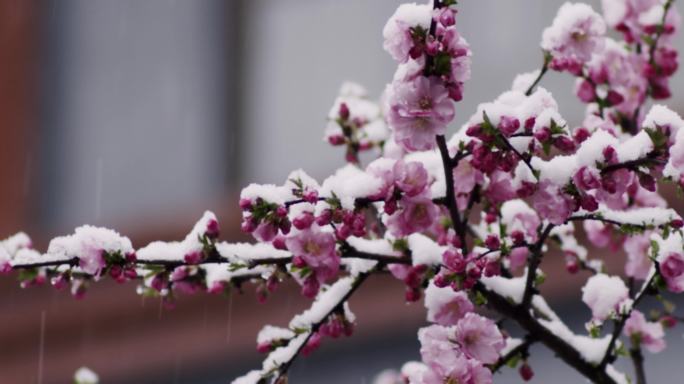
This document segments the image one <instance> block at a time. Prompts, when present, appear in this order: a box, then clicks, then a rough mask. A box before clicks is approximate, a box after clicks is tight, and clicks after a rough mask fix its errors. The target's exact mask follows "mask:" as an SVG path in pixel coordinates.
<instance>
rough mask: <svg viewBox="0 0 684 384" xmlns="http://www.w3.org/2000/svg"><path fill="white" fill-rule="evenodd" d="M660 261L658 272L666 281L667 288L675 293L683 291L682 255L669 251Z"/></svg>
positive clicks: (683, 259)
mask: <svg viewBox="0 0 684 384" xmlns="http://www.w3.org/2000/svg"><path fill="white" fill-rule="evenodd" d="M659 261H660V274H661V275H662V276H663V278H664V279H665V282H666V283H667V288H668V289H669V290H670V291H672V292H675V293H680V292H684V256H683V255H682V254H681V253H677V252H671V253H669V254H668V255H667V256H665V257H664V258H662V259H661V260H659Z"/></svg>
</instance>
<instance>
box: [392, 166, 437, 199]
mask: <svg viewBox="0 0 684 384" xmlns="http://www.w3.org/2000/svg"><path fill="white" fill-rule="evenodd" d="M392 171H393V174H394V180H395V183H396V185H397V187H399V189H400V190H401V191H402V192H404V193H405V194H406V195H408V196H416V195H418V194H420V193H421V192H423V191H424V190H425V189H426V188H427V185H428V173H427V171H426V170H425V167H423V164H422V163H419V162H417V161H410V162H404V161H403V160H399V161H397V162H396V163H394V168H393V169H392Z"/></svg>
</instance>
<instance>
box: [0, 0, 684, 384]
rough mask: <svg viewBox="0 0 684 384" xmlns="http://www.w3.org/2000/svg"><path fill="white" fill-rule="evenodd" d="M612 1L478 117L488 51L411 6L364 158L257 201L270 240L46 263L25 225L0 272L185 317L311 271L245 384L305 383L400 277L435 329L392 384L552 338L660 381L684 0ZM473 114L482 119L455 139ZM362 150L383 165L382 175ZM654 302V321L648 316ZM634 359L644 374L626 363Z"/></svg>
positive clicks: (107, 240)
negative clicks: (478, 84)
mask: <svg viewBox="0 0 684 384" xmlns="http://www.w3.org/2000/svg"><path fill="white" fill-rule="evenodd" d="M602 5H603V7H602V13H599V12H597V11H596V10H594V9H592V8H591V7H590V6H589V5H587V4H583V3H565V4H564V5H562V6H561V7H560V9H559V10H558V13H557V15H556V17H555V18H554V19H553V20H552V21H551V23H550V25H549V26H548V28H546V29H545V30H544V31H543V33H542V39H541V45H540V48H541V59H542V60H541V61H542V67H541V69H540V70H537V71H534V72H529V73H525V74H521V75H519V76H518V77H517V78H516V79H514V81H513V83H512V86H511V87H510V89H505V90H503V92H502V93H501V94H500V95H499V96H498V97H496V98H495V99H494V100H493V101H490V102H485V103H482V104H480V105H479V106H478V107H477V110H476V111H474V113H472V112H466V111H462V110H459V109H458V108H457V104H456V103H457V102H458V101H460V100H461V99H462V98H463V97H464V96H465V94H466V93H467V92H466V85H465V82H466V81H467V80H468V79H469V77H470V72H471V56H472V53H471V50H470V46H469V45H468V43H467V41H466V40H465V38H464V37H463V36H462V35H461V31H459V29H458V28H457V25H458V23H457V19H458V17H457V16H458V8H457V4H456V1H453V0H444V1H439V0H434V1H432V2H430V3H428V4H415V3H412V4H403V5H401V6H399V7H398V9H397V10H396V11H395V12H394V14H393V15H392V16H391V17H390V18H389V20H388V21H387V24H386V25H385V27H384V29H383V37H384V44H383V47H384V49H385V50H386V51H387V52H388V53H389V54H390V55H391V57H392V58H393V59H394V60H396V61H397V70H396V73H395V74H394V76H393V78H392V79H391V81H390V83H389V84H388V85H387V87H386V88H385V90H384V93H383V95H382V96H381V97H380V101H379V102H375V101H373V100H371V99H370V98H369V97H368V94H367V91H366V90H365V89H364V88H363V87H362V86H360V85H358V84H354V83H345V84H344V85H343V86H342V88H341V90H340V94H339V96H338V98H337V99H336V100H335V101H334V104H333V107H332V108H331V110H330V113H329V114H328V125H327V127H326V129H325V140H326V141H327V142H328V143H329V144H331V145H332V146H334V147H344V149H345V152H344V158H345V160H346V164H345V165H344V166H342V167H341V168H340V169H338V170H337V171H335V172H334V173H333V174H332V175H330V176H329V177H327V178H326V179H324V180H322V181H318V180H315V179H314V178H312V177H310V176H309V175H307V174H306V173H305V172H304V171H303V170H297V171H294V172H292V173H291V174H290V175H289V176H288V177H287V178H285V181H284V182H283V183H282V184H278V185H276V184H251V185H249V186H247V187H246V188H244V189H243V190H242V192H241V195H240V201H239V209H240V210H241V212H242V224H241V228H242V230H243V231H244V232H246V233H248V234H251V235H252V236H253V238H254V239H255V241H256V243H255V244H246V243H238V244H231V243H226V242H223V241H219V225H218V220H217V218H216V217H215V216H214V215H213V214H212V213H210V212H207V213H205V215H204V216H203V217H202V218H201V219H200V221H199V222H198V223H197V224H196V225H195V226H194V228H193V229H192V230H191V232H190V233H189V234H188V236H187V237H186V238H185V239H184V240H183V241H180V242H153V243H151V244H149V245H147V246H145V247H142V248H139V249H134V248H133V246H132V244H131V242H130V240H128V239H127V238H125V237H123V236H121V235H119V234H118V233H116V232H114V231H112V230H109V229H105V228H95V227H90V226H84V227H80V228H77V229H76V231H75V233H74V234H73V235H70V236H65V237H58V238H56V239H54V240H53V241H52V242H51V243H50V245H49V247H48V250H47V252H46V253H44V254H42V253H40V252H37V251H35V250H33V248H32V246H31V241H30V239H29V238H28V236H26V235H24V234H18V235H15V236H14V237H11V238H9V239H7V240H5V241H3V242H2V243H0V270H1V271H3V272H11V271H13V270H21V276H20V277H21V280H22V285H23V286H30V285H38V284H42V283H45V282H47V281H48V280H49V281H51V282H52V284H53V285H54V286H55V287H57V288H61V287H64V286H67V285H71V287H72V288H71V289H72V292H73V293H74V294H75V295H76V296H77V297H81V296H82V295H83V294H84V293H85V287H86V286H87V285H88V284H89V283H92V282H95V281H98V280H100V279H102V278H104V277H106V276H110V277H111V278H113V279H115V280H116V281H119V282H124V281H128V280H136V281H139V292H140V293H141V294H145V295H151V296H158V297H161V298H162V300H163V301H164V303H166V304H167V305H169V306H172V305H173V298H174V297H175V295H178V294H190V293H197V292H209V293H229V294H230V293H231V290H232V288H234V287H240V286H241V285H242V284H243V283H245V282H253V283H254V284H255V286H256V291H257V293H258V298H259V299H260V300H262V301H263V300H266V299H267V298H268V295H269V293H271V292H273V291H274V290H276V289H278V287H279V285H280V284H281V283H282V282H283V281H285V280H287V279H291V280H293V281H294V282H295V283H296V284H298V285H299V287H300V289H301V293H302V295H303V296H305V297H307V298H312V299H314V300H313V302H312V305H311V308H310V309H308V310H306V311H304V312H302V313H300V314H299V315H297V316H295V317H294V318H293V319H292V321H291V322H290V324H289V325H288V326H286V327H278V326H271V325H268V326H266V327H264V328H263V330H262V331H261V332H260V333H259V335H258V337H257V343H256V344H257V346H256V348H257V350H258V351H259V352H262V353H265V354H267V357H266V358H265V360H264V362H263V365H262V367H261V368H260V369H256V370H253V371H251V372H249V373H248V374H247V375H245V376H243V377H241V378H238V379H236V380H235V381H234V382H233V383H235V384H249V383H251V384H254V383H283V382H286V381H285V380H286V377H287V372H288V369H289V367H290V366H291V364H292V363H293V361H294V360H295V359H296V358H297V357H298V356H299V355H300V354H304V355H306V354H308V353H311V352H312V351H313V350H315V349H316V347H318V346H319V345H320V344H321V343H322V342H324V341H325V340H328V339H336V338H339V337H341V336H350V335H352V333H353V330H354V325H355V322H356V316H355V315H354V313H353V312H352V311H351V308H350V307H349V304H348V299H349V298H350V297H351V296H352V295H353V294H354V293H355V292H356V289H357V288H358V287H359V286H360V285H361V284H362V283H363V282H364V281H365V280H367V279H368V278H372V276H373V275H374V274H375V273H381V272H389V273H390V274H391V275H392V276H393V277H394V278H396V279H397V280H398V281H400V284H402V286H403V289H404V299H405V300H406V301H407V302H416V301H419V300H423V302H424V305H425V307H426V320H427V321H428V322H430V323H431V325H429V326H426V327H423V328H421V329H420V330H419V331H418V335H417V337H418V340H419V341H420V345H421V348H420V361H412V362H408V363H406V364H405V365H404V366H403V367H402V368H401V369H398V370H388V371H385V372H382V373H381V374H379V375H378V377H377V379H376V381H375V382H376V383H377V384H399V383H410V384H440V383H460V384H489V383H492V382H493V381H494V377H495V376H494V375H495V373H496V372H498V371H500V370H501V369H504V367H506V366H511V367H517V369H518V371H519V373H520V376H521V378H522V379H523V380H526V381H527V380H530V379H531V378H532V377H533V376H534V371H533V368H532V367H533V363H534V360H533V357H531V356H530V346H531V345H532V344H535V343H539V344H543V345H545V346H546V347H548V348H549V349H550V350H551V351H552V352H553V353H554V354H555V355H557V356H558V357H559V358H560V359H562V360H563V361H564V362H565V363H567V364H568V365H570V366H571V367H573V368H575V369H577V371H578V372H579V374H581V375H583V376H584V377H585V378H586V379H588V380H590V381H592V382H597V383H609V384H612V383H620V384H622V383H628V382H636V383H645V382H646V381H645V371H644V369H643V355H642V353H641V350H642V348H644V349H646V350H647V351H649V352H651V353H658V352H661V351H663V350H664V349H665V348H666V343H665V340H664V337H665V332H666V330H668V329H670V328H672V327H673V326H674V325H676V324H677V323H678V322H679V321H680V320H681V319H682V317H681V316H679V317H678V316H677V315H676V313H675V307H674V306H673V305H672V303H671V302H670V301H668V299H667V298H666V297H667V296H668V295H671V294H677V293H681V292H684V239H683V236H684V234H683V231H682V227H684V221H683V220H682V217H681V216H680V215H679V214H678V213H677V211H676V210H675V209H672V208H670V207H668V201H667V199H666V198H665V197H664V196H671V195H673V193H672V192H673V191H674V190H675V189H680V190H681V189H682V188H684V120H682V118H681V117H680V116H679V115H678V114H677V113H676V112H674V111H672V110H671V109H669V108H668V107H666V106H664V105H660V104H653V101H654V100H662V99H666V98H668V97H669V96H670V93H671V92H670V87H669V79H670V78H671V77H672V75H673V74H674V73H675V71H676V70H677V67H678V54H677V51H676V50H675V49H674V45H673V43H672V42H673V38H674V35H675V33H676V32H677V31H678V29H679V27H680V16H679V13H678V12H677V9H676V8H675V6H674V4H673V1H672V0H604V1H603V2H602ZM611 36H612V37H611ZM549 71H555V72H559V73H563V74H564V75H569V76H572V77H573V78H574V79H575V93H576V95H577V97H578V99H579V101H580V102H582V103H584V104H586V109H585V111H586V112H585V115H584V117H583V119H582V121H578V122H572V121H568V120H566V119H564V118H563V117H562V115H561V113H560V109H559V106H558V103H557V102H556V100H555V99H554V97H553V95H552V93H551V92H550V91H549V90H547V89H544V88H543V87H541V86H540V83H541V81H542V80H543V78H544V76H545V75H546V74H547V73H549ZM456 116H463V118H464V119H463V120H464V121H465V124H463V126H462V127H461V128H460V129H458V130H457V131H456V133H454V134H453V135H451V136H449V137H447V130H448V128H449V124H450V123H451V122H452V121H453V120H454V119H455V117H456ZM361 153H367V154H374V157H372V158H371V159H370V160H369V161H368V162H367V163H366V164H364V161H363V160H364V159H365V158H366V156H364V157H363V158H362V157H361V156H360V155H361ZM371 156H372V155H371ZM661 192H662V194H661ZM601 249H605V250H607V251H610V253H611V257H617V256H615V255H614V254H613V253H616V252H618V251H620V250H622V251H623V253H624V257H623V260H624V267H623V270H622V271H620V272H619V273H618V272H616V271H614V270H612V271H609V270H608V268H606V266H605V265H604V263H603V260H602V258H601V257H600V256H601V254H602V251H601ZM547 254H549V257H554V258H557V256H559V255H560V258H561V260H563V262H564V265H565V268H564V269H563V270H562V271H551V270H549V271H547V272H549V273H553V274H554V275H558V274H562V273H569V274H582V275H581V276H582V278H583V279H584V280H585V281H586V282H585V284H584V286H583V287H582V289H581V291H578V292H577V293H576V295H575V296H576V299H577V300H580V299H581V301H582V302H583V303H584V304H586V306H587V307H588V310H587V322H586V329H585V330H583V331H581V332H575V331H573V330H571V329H570V328H569V327H568V326H567V325H566V324H565V322H564V321H563V319H561V318H560V317H559V316H558V315H557V314H556V313H555V312H554V311H553V310H552V309H551V306H550V305H549V303H548V302H547V301H546V298H545V297H544V294H543V293H544V292H543V283H544V281H545V278H546V276H547V275H546V273H545V272H543V271H542V270H541V267H542V266H543V265H544V264H543V262H544V260H545V255H547ZM549 257H546V259H548V258H549ZM544 266H545V265H544ZM646 301H652V302H653V303H652V304H653V307H654V308H655V309H653V310H651V311H648V312H646V311H644V310H640V309H638V307H639V305H641V304H642V303H644V302H646ZM499 319H506V321H498V320H499ZM509 324H517V327H514V328H512V329H509V328H508V326H509ZM626 355H629V356H630V357H631V359H632V362H633V364H634V367H635V372H634V376H633V377H634V381H630V380H632V379H631V378H629V377H630V374H628V373H625V372H619V371H618V370H617V369H616V368H615V367H614V363H615V361H616V360H618V359H620V358H623V357H624V356H626Z"/></svg>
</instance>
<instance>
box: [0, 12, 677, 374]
mask: <svg viewBox="0 0 684 384" xmlns="http://www.w3.org/2000/svg"><path fill="white" fill-rule="evenodd" d="M399 3H400V1H397V0H392V1H374V2H369V1H362V0H348V1H333V0H317V1H314V0H281V1H267V0H252V1H244V0H233V1H220V0H202V1H181V0H145V1H134V0H119V1H113V0H90V1H89V0H45V1H21V0H3V1H0V58H1V59H0V62H1V63H2V69H3V70H2V71H0V89H1V91H0V120H1V126H0V179H1V180H3V183H2V185H3V188H0V213H1V214H0V238H4V237H6V236H8V235H10V234H12V233H14V232H16V231H17V230H21V229H23V230H26V231H27V232H29V233H30V234H31V235H32V236H33V237H34V239H35V240H36V244H37V245H38V246H39V247H41V248H44V247H45V246H46V245H47V241H48V240H49V239H50V238H51V237H53V236H56V235H60V234H66V233H70V232H71V231H72V229H73V228H74V227H75V226H77V225H81V224H84V223H88V224H96V225H104V226H108V227H113V228H117V229H118V230H120V231H121V232H122V233H124V234H126V235H128V236H130V237H131V238H132V239H133V240H134V243H135V245H136V246H142V245H144V244H146V243H147V242H148V241H151V240H156V239H162V240H171V239H176V238H179V237H182V236H183V235H184V233H185V232H186V231H187V230H189V228H190V226H191V225H192V224H193V223H194V221H195V220H196V219H197V218H198V217H199V215H200V214H201V213H202V211H203V210H205V209H211V210H214V211H215V212H217V214H218V215H219V219H220V220H221V222H222V227H223V238H225V239H229V240H236V239H243V237H242V235H241V234H240V233H239V231H238V225H239V213H238V212H237V211H236V207H237V204H236V201H237V199H236V196H237V195H238V194H239V191H240V188H241V186H242V185H245V184H246V183H249V182H272V183H281V182H282V181H284V178H285V177H286V176H287V174H288V173H289V172H290V171H291V170H292V169H297V168H303V169H305V170H307V172H310V174H311V175H313V176H314V177H316V178H318V179H319V180H320V179H322V178H324V177H325V175H327V174H329V173H331V172H332V171H333V170H334V169H335V167H337V166H339V165H340V164H341V161H342V153H340V152H339V151H337V150H336V149H331V148H329V147H328V146H327V145H326V144H325V143H323V141H322V131H323V127H324V125H325V116H326V114H327V112H328V109H329V108H330V106H331V104H332V101H333V99H334V97H335V96H336V93H337V90H338V87H339V85H340V84H341V83H342V82H343V81H345V80H353V81H357V82H359V83H362V84H364V85H365V86H366V87H367V88H368V90H369V93H370V94H371V95H376V96H379V94H380V93H381V91H382V89H383V88H384V85H385V84H386V83H387V82H388V81H389V80H390V79H391V77H392V74H393V72H394V69H395V63H394V62H393V61H392V60H391V58H390V57H389V55H387V54H386V53H385V52H384V51H383V50H382V34H381V31H382V27H383V25H384V23H385V21H386V20H387V18H388V17H389V16H390V15H391V13H392V12H393V11H394V9H395V8H396V6H397V5H398V4H399ZM561 3H562V1H560V0H553V1H550V0H518V1H507V2H502V1H495V0H479V1H463V2H462V4H461V5H460V10H461V11H460V15H459V18H458V24H459V26H460V30H461V31H462V34H463V35H464V36H465V37H466V38H467V39H468V41H469V42H470V44H471V46H472V49H473V52H474V56H473V73H472V80H471V81H470V82H469V83H467V85H466V96H465V100H464V101H463V102H462V103H460V104H459V105H458V106H457V118H456V122H455V123H454V124H453V126H452V127H451V132H454V131H455V130H456V129H457V128H458V127H459V126H460V124H461V123H463V122H464V121H465V120H466V119H467V118H468V117H469V116H470V114H471V113H473V112H474V111H475V108H476V105H477V104H478V103H480V102H484V101H489V100H491V99H493V98H495V97H496V96H497V95H498V94H500V93H501V92H502V91H504V90H506V89H508V87H509V86H510V84H511V82H512V80H513V77H514V76H515V75H516V74H517V73H521V72H527V71H530V70H534V69H536V68H538V67H539V66H540V64H541V54H540V51H539V48H538V42H539V40H540V36H541V31H542V30H543V28H544V27H545V26H546V25H548V24H549V23H550V22H551V19H552V17H553V15H554V14H555V11H556V10H557V8H558V6H559V5H560V4H561ZM591 3H592V5H594V6H595V7H598V1H592V2H591ZM683 41H684V40H682V39H681V38H680V39H679V40H678V46H679V48H680V49H681V48H683V44H682V42H683ZM682 85H684V78H683V77H682V76H675V78H674V79H673V84H672V89H673V90H674V94H675V98H674V99H673V100H671V101H669V104H670V105H672V106H679V105H681V103H682V100H684V99H682V98H683V97H684V94H683V93H681V92H677V90H678V89H680V88H682V87H681V86H682ZM543 86H545V87H548V88H549V89H550V90H551V91H552V92H553V93H554V96H555V97H556V98H557V100H558V101H559V104H560V105H561V113H562V114H563V115H564V117H565V118H566V119H567V120H568V121H569V122H571V123H579V121H580V119H581V116H582V107H581V105H580V104H579V102H577V101H576V100H575V99H574V96H573V95H572V80H571V79H569V78H568V77H567V76H562V75H557V74H552V75H550V76H549V77H548V78H546V79H545V80H544V82H543ZM312 159H315V161H312ZM620 257H622V256H620ZM621 261H622V259H620V260H614V262H616V263H617V264H619V263H620V262H621ZM560 263H561V260H560V258H555V259H553V258H551V259H550V260H548V261H547V262H546V265H545V266H544V270H545V271H547V273H549V274H553V273H554V271H555V272H558V270H559V269H560V267H559V266H560ZM563 276H564V277H565V275H563ZM10 280H11V279H7V278H5V279H1V280H0V290H1V292H0V325H2V326H0V345H1V346H2V347H1V348H0V368H2V369H0V383H65V382H69V380H70V376H71V375H72V374H73V372H74V371H75V370H76V369H77V368H78V367H80V366H81V365H88V366H90V367H91V368H93V369H94V370H95V371H97V372H99V373H100V374H101V377H102V379H103V380H102V381H103V383H219V382H221V383H225V382H229V381H230V379H232V378H233V377H234V376H236V375H238V374H240V373H243V372H246V371H247V370H249V369H252V368H256V367H258V366H259V364H260V362H259V361H260V356H258V355H257V353H256V351H255V348H254V344H255V343H254V340H255V337H256V333H257V331H258V330H259V329H260V327H261V325H263V324H266V323H273V324H285V323H287V321H288V320H289V318H290V317H291V316H292V315H293V314H295V313H297V312H298V311H300V310H301V309H303V308H304V307H305V305H306V301H305V300H303V299H301V298H300V297H299V295H298V293H297V288H296V287H294V286H292V285H288V286H286V287H283V288H282V289H281V291H280V292H278V293H277V294H276V295H274V297H273V298H272V299H271V300H269V302H268V303H266V304H265V305H257V304H255V300H254V295H253V294H252V292H251V291H250V288H248V287H246V289H245V294H244V295H235V296H233V297H232V298H226V297H213V296H212V297H207V296H202V297H200V296H197V297H187V298H183V299H181V300H180V301H179V303H178V306H177V308H176V309H175V310H171V311H166V310H162V309H161V308H160V306H159V303H158V302H155V301H151V300H147V301H145V300H142V299H141V298H140V297H138V296H137V295H136V294H135V288H134V286H132V285H130V284H129V285H126V286H118V285H115V284H111V283H108V282H107V283H103V284H97V285H96V286H94V287H93V288H92V289H91V291H90V293H89V295H88V296H87V298H86V299H85V300H84V301H83V302H76V301H74V300H73V299H71V297H69V295H68V293H66V292H55V291H53V290H51V289H49V288H45V287H43V288H34V289H30V290H21V289H20V288H18V286H17V284H16V283H15V282H14V281H10ZM551 280H552V283H550V284H549V287H548V288H546V287H545V289H548V292H551V293H552V294H554V293H555V294H556V295H557V296H558V300H560V301H562V302H563V303H564V305H562V307H563V308H564V312H565V313H566V314H568V315H570V316H572V317H573V319H574V320H573V324H574V326H576V327H577V329H582V326H583V325H582V322H583V321H584V320H586V319H587V318H588V311H587V310H586V309H585V308H582V307H581V306H579V305H577V303H579V296H577V297H575V296H572V297H570V296H563V295H562V293H561V291H562V292H574V293H575V294H577V295H578V293H577V292H578V291H572V290H571V289H568V288H567V287H569V286H574V287H576V286H579V285H580V284H581V282H582V280H581V278H580V277H577V278H568V279H567V280H562V281H558V280H556V284H555V285H554V283H553V280H554V279H551ZM559 284H564V285H563V286H561V285H559ZM352 307H353V309H354V310H355V312H357V315H358V317H359V327H358V331H357V335H356V337H354V338H351V339H348V340H343V341H338V342H334V343H325V345H324V346H323V348H322V351H321V352H320V353H319V354H315V355H314V356H313V357H312V358H310V359H303V360H301V361H299V362H298V363H297V364H296V366H295V367H294V371H293V376H292V379H291V382H293V383H370V382H371V379H372V375H373V373H375V372H377V371H379V370H381V369H382V368H385V367H395V368H396V367H398V366H399V365H400V364H401V363H402V362H403V361H406V360H407V359H416V358H418V357H419V355H418V344H417V342H416V340H415V331H416V329H417V327H418V326H419V325H420V324H422V323H423V316H424V314H423V311H422V308H421V306H420V305H413V306H411V307H406V306H405V305H404V303H403V287H402V286H401V284H400V283H398V282H396V281H393V280H391V279H389V278H378V279H376V280H374V281H372V282H371V283H370V284H369V286H367V287H365V288H364V289H362V290H361V295H359V297H357V298H355V299H354V300H353V302H352ZM559 307H560V306H559ZM388 325H391V326H388ZM671 344H673V347H674V348H675V349H674V351H677V352H680V351H681V350H682V345H681V344H682V343H681V340H673V341H672V342H671ZM543 351H545V350H543V349H540V353H538V354H536V355H535V356H534V358H533V359H534V360H533V361H532V364H533V367H534V368H535V370H536V371H537V376H536V377H535V380H533V382H536V383H545V382H549V381H551V380H554V381H555V382H556V383H576V382H581V379H580V378H578V376H577V375H576V374H574V373H573V372H572V371H570V370H569V369H568V368H567V367H564V366H563V365H562V364H559V363H558V362H555V361H554V359H553V356H552V355H551V354H550V353H548V352H543ZM670 356H676V354H675V352H673V353H670ZM671 359H673V358H670V359H669V360H668V358H667V357H664V356H660V357H659V358H657V359H650V360H648V364H649V365H648V369H649V373H650V374H657V373H658V372H667V373H669V374H672V373H673V370H680V371H681V370H682V368H679V367H677V366H674V368H673V365H667V364H671V363H672V360H671ZM664 367H668V368H667V369H665V368H664ZM331 372H332V373H333V374H331ZM653 377H654V379H655V380H656V381H655V382H662V380H665V379H662V380H661V381H658V378H659V377H657V376H653ZM515 379H516V374H515V372H513V373H510V372H509V373H506V374H504V375H501V376H498V377H497V380H496V382H497V383H499V382H501V383H504V382H516V380H515Z"/></svg>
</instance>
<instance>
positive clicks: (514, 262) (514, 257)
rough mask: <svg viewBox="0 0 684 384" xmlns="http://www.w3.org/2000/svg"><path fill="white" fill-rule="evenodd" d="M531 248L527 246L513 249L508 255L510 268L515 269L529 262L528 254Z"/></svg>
mask: <svg viewBox="0 0 684 384" xmlns="http://www.w3.org/2000/svg"><path fill="white" fill-rule="evenodd" d="M529 253H530V250H529V249H527V247H518V248H515V249H513V250H511V254H510V255H508V260H509V261H510V268H511V269H513V270H515V269H518V268H520V267H522V266H524V265H525V264H526V263H527V256H528V255H529Z"/></svg>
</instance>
